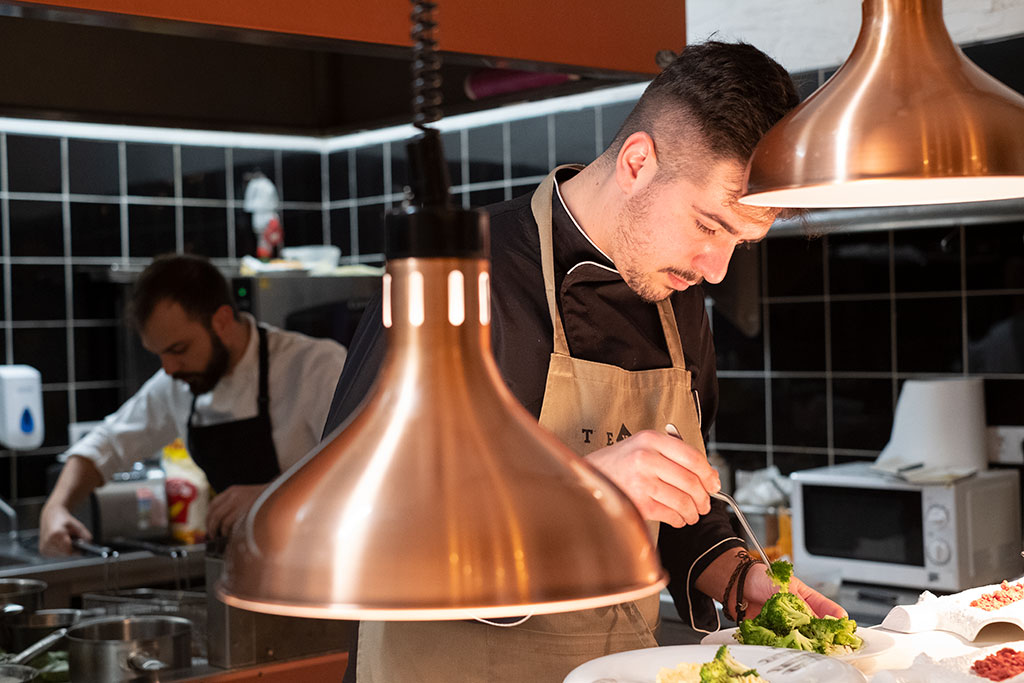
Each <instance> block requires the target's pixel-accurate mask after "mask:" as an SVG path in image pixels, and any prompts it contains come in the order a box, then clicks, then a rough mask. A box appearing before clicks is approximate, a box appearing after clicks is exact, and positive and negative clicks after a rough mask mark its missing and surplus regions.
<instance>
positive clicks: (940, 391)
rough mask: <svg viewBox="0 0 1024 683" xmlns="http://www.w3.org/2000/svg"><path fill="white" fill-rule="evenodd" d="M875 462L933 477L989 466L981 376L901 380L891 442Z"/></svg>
mask: <svg viewBox="0 0 1024 683" xmlns="http://www.w3.org/2000/svg"><path fill="white" fill-rule="evenodd" d="M875 466H876V467H877V468H879V469H884V470H886V471H890V472H902V473H905V474H910V473H911V472H914V471H915V470H921V471H919V472H917V476H918V477H920V476H929V477H932V476H933V475H936V474H941V473H942V472H947V473H956V474H960V476H962V475H963V474H969V473H971V472H975V471H978V470H984V469H986V468H987V467H988V461H987V456H986V450H985V394H984V386H983V383H982V380H981V379H980V378H974V377H972V378H962V379H941V380H907V381H906V382H904V383H903V390H902V391H901V392H900V398H899V401H897V403H896V415H895V417H894V419H893V424H892V435H891V437H890V439H889V443H888V444H887V445H886V447H885V448H884V449H882V452H881V453H880V454H879V456H878V459H877V460H876V461H875Z"/></svg>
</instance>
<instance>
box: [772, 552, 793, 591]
mask: <svg viewBox="0 0 1024 683" xmlns="http://www.w3.org/2000/svg"><path fill="white" fill-rule="evenodd" d="M767 574H768V578H769V579H771V580H772V583H774V584H775V585H776V586H778V587H779V589H780V590H782V591H785V592H787V593H788V592H789V582H790V580H791V579H792V578H793V565H792V564H790V563H789V562H786V561H785V560H775V561H774V562H772V563H771V564H770V565H769V566H768V571H767Z"/></svg>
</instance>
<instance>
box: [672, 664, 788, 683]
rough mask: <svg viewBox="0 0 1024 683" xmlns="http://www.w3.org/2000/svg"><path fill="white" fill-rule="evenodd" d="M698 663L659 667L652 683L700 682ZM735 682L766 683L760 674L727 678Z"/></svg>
mask: <svg viewBox="0 0 1024 683" xmlns="http://www.w3.org/2000/svg"><path fill="white" fill-rule="evenodd" d="M700 667H701V665H700V664H693V663H691V662H683V663H682V664H680V665H679V666H677V667H676V668H674V669H667V668H665V667H662V668H661V671H659V672H658V677H657V678H656V679H654V683H700ZM729 680H730V681H735V682H736V683H768V681H766V680H765V679H763V678H761V677H760V676H735V677H733V678H730V679H729Z"/></svg>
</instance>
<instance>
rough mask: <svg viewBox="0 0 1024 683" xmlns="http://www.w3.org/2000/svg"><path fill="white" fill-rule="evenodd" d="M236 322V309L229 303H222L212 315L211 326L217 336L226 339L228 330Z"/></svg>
mask: <svg viewBox="0 0 1024 683" xmlns="http://www.w3.org/2000/svg"><path fill="white" fill-rule="evenodd" d="M234 322H235V310H234V309H233V308H231V306H228V305H227V304H224V305H222V306H221V307H220V308H218V309H217V310H216V311H214V312H213V316H211V317H210V327H211V328H213V331H214V332H216V333H217V336H218V337H220V338H221V339H224V338H225V336H226V335H227V334H228V330H229V329H230V328H231V325H232V324H233V323H234Z"/></svg>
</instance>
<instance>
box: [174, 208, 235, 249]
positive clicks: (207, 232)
mask: <svg viewBox="0 0 1024 683" xmlns="http://www.w3.org/2000/svg"><path fill="white" fill-rule="evenodd" d="M183 216H184V221H183V226H182V235H183V239H184V242H183V250H184V251H185V252H186V253H189V254H202V255H204V256H209V257H211V258H225V257H227V255H228V213H227V210H225V209H224V208H222V207H209V206H186V207H185V208H184V211H183Z"/></svg>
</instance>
